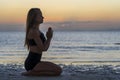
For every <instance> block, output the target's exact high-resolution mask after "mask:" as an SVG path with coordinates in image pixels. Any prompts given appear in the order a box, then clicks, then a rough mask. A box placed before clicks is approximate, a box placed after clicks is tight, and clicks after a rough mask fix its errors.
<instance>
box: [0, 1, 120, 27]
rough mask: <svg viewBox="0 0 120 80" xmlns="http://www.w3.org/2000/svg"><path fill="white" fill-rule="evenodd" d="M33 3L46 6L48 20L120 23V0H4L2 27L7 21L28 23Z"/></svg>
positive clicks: (0, 8) (0, 17)
mask: <svg viewBox="0 0 120 80" xmlns="http://www.w3.org/2000/svg"><path fill="white" fill-rule="evenodd" d="M33 7H38V8H40V9H41V10H42V12H43V16H44V17H45V19H44V21H45V22H61V21H62V22H64V21H80V22H88V21H90V22H92V24H95V22H98V21H100V24H101V23H102V22H103V24H107V23H108V24H109V23H110V24H111V25H112V23H113V24H114V26H116V27H117V28H119V27H120V24H119V23H120V0H0V29H1V27H2V25H4V26H5V25H6V24H9V25H10V24H11V25H13V24H14V25H17V24H25V21H26V16H27V12H28V10H29V9H30V8H33ZM82 24H83V23H82ZM83 25H84V24H83ZM6 26H7V25H6ZM91 26H92V25H91ZM16 27H17V26H16ZM56 27H57V26H56ZM78 27H79V26H78ZM96 27H98V26H96ZM106 27H107V26H106ZM14 28H15V27H14Z"/></svg>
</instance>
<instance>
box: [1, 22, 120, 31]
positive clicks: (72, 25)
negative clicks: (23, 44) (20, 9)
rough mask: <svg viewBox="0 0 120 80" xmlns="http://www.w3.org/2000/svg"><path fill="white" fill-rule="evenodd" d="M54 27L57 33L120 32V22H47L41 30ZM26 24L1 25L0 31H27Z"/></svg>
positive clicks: (41, 26)
mask: <svg viewBox="0 0 120 80" xmlns="http://www.w3.org/2000/svg"><path fill="white" fill-rule="evenodd" d="M48 27H52V28H53V30H55V31H71V30H79V31H95V30H96V31H102V30H107V31H111V30H120V23H119V22H112V21H64V22H45V23H43V24H41V25H40V29H41V30H47V29H48ZM25 29H26V26H25V24H13V23H12V24H0V31H25Z"/></svg>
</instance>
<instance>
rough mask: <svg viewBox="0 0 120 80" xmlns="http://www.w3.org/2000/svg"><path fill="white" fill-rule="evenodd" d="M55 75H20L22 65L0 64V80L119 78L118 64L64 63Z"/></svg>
mask: <svg viewBox="0 0 120 80" xmlns="http://www.w3.org/2000/svg"><path fill="white" fill-rule="evenodd" d="M60 66H61V67H62V68H63V72H62V74H61V75H60V76H57V77H47V76H46V77H28V76H22V75H21V73H22V72H24V71H25V69H24V67H23V65H17V64H6V65H3V64H0V80H120V65H115V66H114V65H64V64H60Z"/></svg>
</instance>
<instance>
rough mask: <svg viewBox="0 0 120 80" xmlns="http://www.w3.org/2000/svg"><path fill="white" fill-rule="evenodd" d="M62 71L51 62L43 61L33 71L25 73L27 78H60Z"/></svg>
mask: <svg viewBox="0 0 120 80" xmlns="http://www.w3.org/2000/svg"><path fill="white" fill-rule="evenodd" d="M61 73H62V69H61V68H60V67H59V66H58V65H56V64H54V63H51V62H46V61H42V62H40V63H38V64H37V65H36V66H35V67H34V69H33V70H31V71H28V72H26V73H23V74H22V75H26V76H59V75H60V74H61Z"/></svg>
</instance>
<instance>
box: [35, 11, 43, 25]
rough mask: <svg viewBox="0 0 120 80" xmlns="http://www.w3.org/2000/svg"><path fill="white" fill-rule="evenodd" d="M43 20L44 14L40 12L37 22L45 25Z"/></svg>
mask: <svg viewBox="0 0 120 80" xmlns="http://www.w3.org/2000/svg"><path fill="white" fill-rule="evenodd" d="M43 19H44V17H43V16H42V13H41V12H40V11H38V12H37V16H36V22H37V23H39V24H40V23H43Z"/></svg>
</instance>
